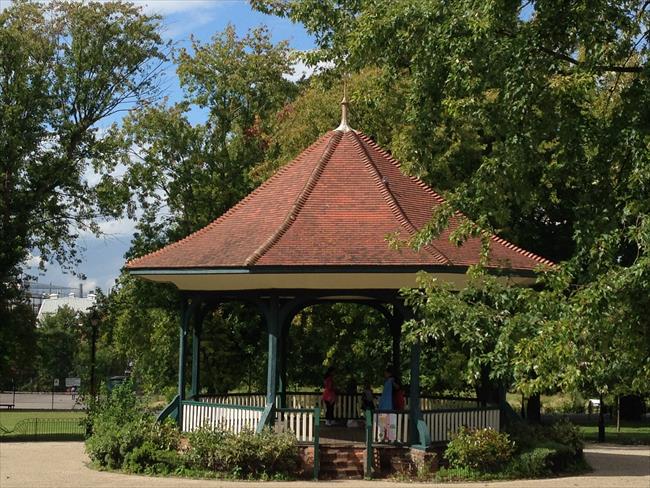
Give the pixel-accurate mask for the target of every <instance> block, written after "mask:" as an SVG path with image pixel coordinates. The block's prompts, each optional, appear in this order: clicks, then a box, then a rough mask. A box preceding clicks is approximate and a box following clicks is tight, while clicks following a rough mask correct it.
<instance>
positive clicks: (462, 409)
mask: <svg viewBox="0 0 650 488" xmlns="http://www.w3.org/2000/svg"><path fill="white" fill-rule="evenodd" d="M492 410H499V406H498V405H491V406H486V407H471V408H470V407H458V408H430V409H428V410H422V413H423V414H425V413H443V412H486V411H492ZM403 411H404V410H390V411H388V410H386V412H385V413H389V412H390V413H398V412H403ZM382 413H384V411H383V410H382Z"/></svg>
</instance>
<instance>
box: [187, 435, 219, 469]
mask: <svg viewBox="0 0 650 488" xmlns="http://www.w3.org/2000/svg"><path fill="white" fill-rule="evenodd" d="M225 435H226V434H225V432H222V431H220V430H212V429H210V428H206V427H203V428H201V429H198V430H195V431H194V432H192V433H190V435H189V446H190V447H189V449H188V451H187V452H186V457H187V461H188V464H189V465H190V466H193V467H195V468H200V469H207V470H210V471H219V470H221V469H222V465H221V459H220V454H221V450H220V446H221V444H222V442H223V439H224V437H225Z"/></svg>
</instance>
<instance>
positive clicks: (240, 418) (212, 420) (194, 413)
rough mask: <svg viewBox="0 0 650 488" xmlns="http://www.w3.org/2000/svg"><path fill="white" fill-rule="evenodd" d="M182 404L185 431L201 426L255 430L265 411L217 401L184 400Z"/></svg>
mask: <svg viewBox="0 0 650 488" xmlns="http://www.w3.org/2000/svg"><path fill="white" fill-rule="evenodd" d="M182 406H183V410H182V419H183V432H192V431H194V430H196V429H199V428H201V427H210V428H212V429H222V430H226V431H229V432H233V433H235V434H238V433H239V432H241V431H242V430H255V429H256V428H257V425H258V424H259V423H260V419H261V418H262V412H263V411H264V409H263V408H257V407H246V406H238V405H228V404H218V403H215V402H183V403H182Z"/></svg>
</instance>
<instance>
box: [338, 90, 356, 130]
mask: <svg viewBox="0 0 650 488" xmlns="http://www.w3.org/2000/svg"><path fill="white" fill-rule="evenodd" d="M347 91H348V90H347V82H346V81H344V82H343V100H341V123H340V124H339V126H338V127H337V128H336V129H335V130H338V131H340V132H349V131H351V130H352V128H351V127H350V126H349V125H348V93H347Z"/></svg>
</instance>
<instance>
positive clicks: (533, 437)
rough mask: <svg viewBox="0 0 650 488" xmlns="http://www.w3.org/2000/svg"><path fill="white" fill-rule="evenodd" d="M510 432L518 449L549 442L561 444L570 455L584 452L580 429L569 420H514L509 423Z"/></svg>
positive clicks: (523, 449)
mask: <svg viewBox="0 0 650 488" xmlns="http://www.w3.org/2000/svg"><path fill="white" fill-rule="evenodd" d="M507 430H508V433H509V435H510V437H511V439H512V440H513V441H514V442H515V445H516V446H517V449H518V450H520V451H525V450H527V449H531V448H534V447H538V446H540V445H543V444H547V443H555V444H561V445H563V446H565V447H566V448H567V449H568V452H569V453H570V456H574V457H575V456H580V455H581V454H582V448H583V442H582V435H581V433H580V429H579V428H578V427H577V426H576V425H574V424H572V423H571V422H569V421H568V420H559V421H557V422H554V423H552V424H550V425H528V424H526V423H524V422H514V423H511V424H509V425H508V428H507Z"/></svg>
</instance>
